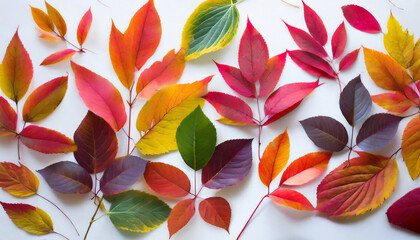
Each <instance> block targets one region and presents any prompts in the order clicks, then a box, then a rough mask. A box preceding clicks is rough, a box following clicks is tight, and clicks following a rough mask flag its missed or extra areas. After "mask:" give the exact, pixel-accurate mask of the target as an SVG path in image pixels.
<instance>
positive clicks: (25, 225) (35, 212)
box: [0, 202, 54, 235]
mask: <svg viewBox="0 0 420 240" xmlns="http://www.w3.org/2000/svg"><path fill="white" fill-rule="evenodd" d="M0 204H1V205H2V207H3V209H4V211H6V213H7V215H8V216H9V218H10V220H12V221H13V223H14V224H15V225H16V226H17V227H18V228H21V229H22V230H23V231H25V232H28V233H32V234H36V235H44V234H48V233H52V232H54V229H53V222H52V220H51V218H50V216H49V215H48V214H47V213H46V212H44V211H43V210H41V209H39V208H37V207H34V206H32V205H29V204H21V203H16V204H14V203H5V202H0Z"/></svg>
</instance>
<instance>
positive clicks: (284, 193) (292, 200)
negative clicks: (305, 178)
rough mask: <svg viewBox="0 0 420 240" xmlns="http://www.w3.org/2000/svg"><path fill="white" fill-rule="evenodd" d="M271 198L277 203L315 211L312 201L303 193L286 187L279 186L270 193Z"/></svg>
mask: <svg viewBox="0 0 420 240" xmlns="http://www.w3.org/2000/svg"><path fill="white" fill-rule="evenodd" d="M269 197H270V199H271V200H273V201H274V202H275V203H277V204H280V205H284V206H287V207H291V208H294V209H296V210H306V211H313V210H315V208H314V207H313V206H312V204H311V202H309V200H308V199H307V198H306V197H305V196H303V195H302V194H301V193H299V192H296V191H295V190H291V189H286V188H277V189H276V190H275V191H274V192H272V193H270V194H269Z"/></svg>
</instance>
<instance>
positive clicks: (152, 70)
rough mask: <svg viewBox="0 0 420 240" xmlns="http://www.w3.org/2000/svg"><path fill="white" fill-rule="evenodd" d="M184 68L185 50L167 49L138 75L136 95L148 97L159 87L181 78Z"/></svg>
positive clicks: (171, 83)
mask: <svg viewBox="0 0 420 240" xmlns="http://www.w3.org/2000/svg"><path fill="white" fill-rule="evenodd" d="M184 68H185V50H184V49H181V50H179V51H178V52H176V53H175V50H171V51H169V52H168V53H167V54H166V55H165V57H164V58H163V59H162V61H157V62H155V63H153V64H152V66H150V67H149V68H148V69H145V70H144V71H143V72H142V73H141V74H140V77H139V80H138V82H137V86H136V91H137V97H139V98H143V99H149V98H150V97H152V95H153V94H155V93H156V92H157V91H158V90H159V89H161V88H164V87H167V86H170V85H173V84H175V83H177V82H178V80H179V79H180V78H181V76H182V73H183V71H184Z"/></svg>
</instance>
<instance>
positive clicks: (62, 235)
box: [52, 232, 70, 240]
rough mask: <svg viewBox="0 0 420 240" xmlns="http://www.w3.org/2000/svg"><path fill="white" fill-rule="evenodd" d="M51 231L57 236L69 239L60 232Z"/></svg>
mask: <svg viewBox="0 0 420 240" xmlns="http://www.w3.org/2000/svg"><path fill="white" fill-rule="evenodd" d="M52 233H55V234H57V235H59V236H61V237H63V238H65V239H67V240H70V239H69V238H68V237H66V236H64V235H63V234H61V233H58V232H52Z"/></svg>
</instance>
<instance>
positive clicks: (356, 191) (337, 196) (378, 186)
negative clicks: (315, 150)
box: [317, 152, 398, 216]
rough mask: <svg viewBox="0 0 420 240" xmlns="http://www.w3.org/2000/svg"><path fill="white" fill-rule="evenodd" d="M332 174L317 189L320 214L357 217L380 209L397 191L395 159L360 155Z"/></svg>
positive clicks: (363, 153)
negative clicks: (395, 190) (395, 189)
mask: <svg viewBox="0 0 420 240" xmlns="http://www.w3.org/2000/svg"><path fill="white" fill-rule="evenodd" d="M358 154H359V157H356V158H353V159H350V160H349V162H344V163H342V164H341V165H340V166H338V167H337V168H336V169H334V170H333V171H332V172H330V173H329V174H328V175H327V176H326V177H325V178H324V179H323V180H322V182H321V183H320V184H319V186H318V189H317V202H318V204H317V210H318V211H320V212H322V213H325V214H327V216H355V215H359V214H363V213H365V212H367V211H370V210H373V209H375V208H377V207H378V206H380V205H381V204H382V203H383V201H384V200H385V199H387V198H388V197H389V195H390V194H391V193H392V191H394V188H395V186H396V183H397V176H398V165H397V161H396V159H395V158H393V159H389V157H384V156H379V155H373V154H370V153H366V152H358Z"/></svg>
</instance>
